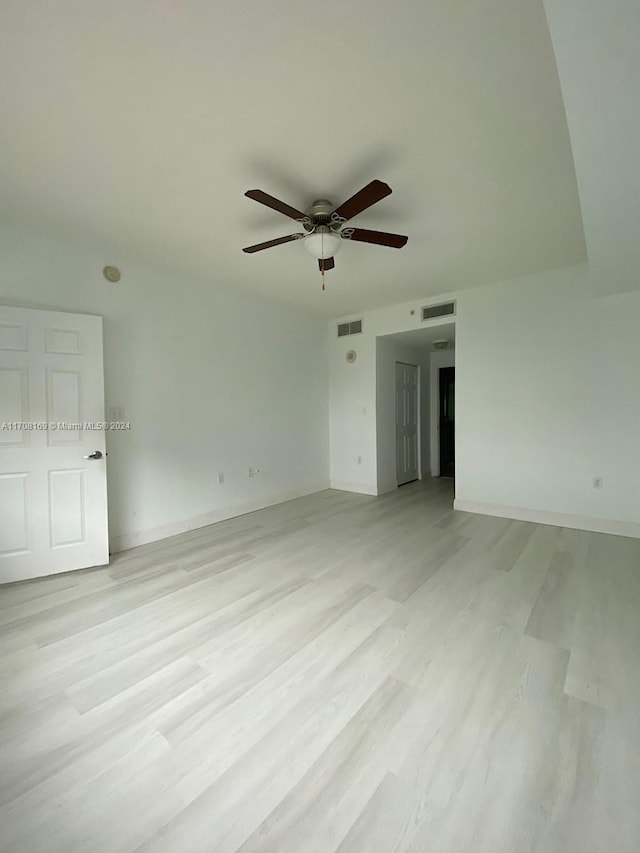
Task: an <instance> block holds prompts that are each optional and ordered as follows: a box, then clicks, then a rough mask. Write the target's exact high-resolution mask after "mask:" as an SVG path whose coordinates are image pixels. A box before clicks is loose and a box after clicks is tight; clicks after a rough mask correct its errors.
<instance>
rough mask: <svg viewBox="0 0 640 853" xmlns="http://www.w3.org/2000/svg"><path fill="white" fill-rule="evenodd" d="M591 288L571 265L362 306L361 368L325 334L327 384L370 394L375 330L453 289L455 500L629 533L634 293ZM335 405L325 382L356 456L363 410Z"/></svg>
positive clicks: (637, 517)
mask: <svg viewBox="0 0 640 853" xmlns="http://www.w3.org/2000/svg"><path fill="white" fill-rule="evenodd" d="M595 284H596V283H594V281H593V280H592V278H591V276H590V274H589V270H588V269H587V267H586V266H583V265H580V266H575V267H571V268H567V269H562V270H555V271H551V272H548V273H544V274H540V275H535V276H527V277H525V278H522V279H519V280H516V281H510V282H504V283H501V284H495V285H491V286H488V287H483V288H478V289H473V290H468V291H461V292H458V293H456V294H449V296H448V297H438V298H437V299H433V298H432V299H430V300H426V299H425V300H420V301H418V302H413V303H407V304H403V305H396V306H392V307H391V308H387V309H381V310H379V311H372V312H368V313H365V314H364V315H363V321H364V330H365V333H364V335H363V336H362V341H361V346H360V347H359V349H361V351H362V353H363V358H362V359H361V360H360V369H359V372H358V374H349V373H348V372H347V371H344V370H343V369H342V365H341V364H340V360H339V359H337V358H334V356H335V354H336V351H337V350H338V349H339V348H340V347H341V346H342V344H341V343H339V342H337V341H336V339H335V338H331V350H332V361H331V385H332V386H335V385H336V384H338V385H339V387H340V394H341V398H342V399H352V398H355V397H359V396H360V395H362V394H364V393H365V389H366V390H367V393H371V389H372V388H373V389H375V372H376V359H375V348H373V351H372V346H371V342H372V340H375V336H376V335H377V334H391V333H393V332H400V331H405V330H407V329H409V328H420V327H422V325H423V324H422V323H421V321H420V319H419V318H420V312H419V308H420V306H421V305H423V304H428V302H440V301H443V299H444V298H451V297H455V298H456V301H457V317H456V353H455V363H456V505H457V506H459V507H460V508H464V509H471V510H475V511H483V512H495V513H496V514H502V515H508V516H510V517H535V518H537V519H539V520H545V521H547V522H549V523H561V524H565V525H567V526H579V527H587V528H591V529H599V530H608V531H611V532H619V533H625V534H627V535H640V486H639V484H640V452H639V450H638V447H637V436H638V435H640V393H638V390H637V387H638V378H637V377H638V374H639V373H640V335H639V334H638V329H640V293H630V294H625V295H619V296H609V297H606V298H603V297H596V296H595V295H594V292H595V289H596V288H595ZM412 311H413V312H414V313H413V314H412V313H411V312H412ZM339 402H340V400H339V399H338V398H336V396H335V394H334V393H333V388H332V393H331V412H330V417H331V422H332V425H333V426H332V428H333V430H334V431H335V433H336V434H338V433H339V432H340V431H342V432H344V433H345V434H350V435H351V438H352V452H353V453H357V452H358V449H359V447H361V446H364V445H361V444H358V441H357V436H361V437H362V436H366V438H367V446H369V445H373V447H374V448H375V433H376V423H375V417H374V415H370V416H365V415H363V414H359V415H358V417H357V418H356V417H354V416H353V413H352V411H351V410H349V409H346V408H343V407H342V408H341V407H340V406H339ZM331 457H332V478H335V479H340V461H341V460H340V458H339V457H338V456H337V455H336V454H334V448H333V446H332V448H331ZM376 462H377V460H376V458H375V456H374V457H373V459H372V461H371V463H370V464H368V465H367V467H366V474H367V476H368V477H369V478H370V479H369V481H368V482H369V483H370V484H371V485H372V487H374V486H376V485H377V479H376V473H377V472H376ZM595 476H602V477H603V488H602V489H594V488H593V478H594V477H595Z"/></svg>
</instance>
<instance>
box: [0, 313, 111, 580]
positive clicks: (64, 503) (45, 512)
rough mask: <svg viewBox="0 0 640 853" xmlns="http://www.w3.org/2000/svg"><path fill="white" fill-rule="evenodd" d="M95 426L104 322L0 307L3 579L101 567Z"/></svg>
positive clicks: (101, 491)
mask: <svg viewBox="0 0 640 853" xmlns="http://www.w3.org/2000/svg"><path fill="white" fill-rule="evenodd" d="M103 421H104V379H103V372H102V318H101V317H91V316H87V315H84V314H62V313H60V312H57V311H36V310H33V309H30V308H12V307H6V306H0V582H1V583H6V582H8V581H16V580H23V579H25V578H34V577H41V576H43V575H49V574H54V573H56V572H67V571H70V570H72V569H82V568H86V567H87V566H100V565H104V564H105V563H108V562H109V547H108V535H107V473H106V460H105V455H106V451H105V432H104V424H103ZM93 425H95V426H97V428H95V429H93V428H91V426H93ZM92 457H93V458H92Z"/></svg>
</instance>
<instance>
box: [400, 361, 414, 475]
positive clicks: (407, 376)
mask: <svg viewBox="0 0 640 853" xmlns="http://www.w3.org/2000/svg"><path fill="white" fill-rule="evenodd" d="M396 474H397V479H398V485H399V486H402V485H403V483H410V482H411V481H412V480H417V479H418V368H417V366H416V365H415V364H401V363H400V362H396Z"/></svg>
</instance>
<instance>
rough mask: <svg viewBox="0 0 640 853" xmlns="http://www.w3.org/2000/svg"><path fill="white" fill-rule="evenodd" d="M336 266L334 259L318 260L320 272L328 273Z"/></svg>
mask: <svg viewBox="0 0 640 853" xmlns="http://www.w3.org/2000/svg"><path fill="white" fill-rule="evenodd" d="M335 265H336V262H335V261H334V260H333V258H319V259H318V267H319V268H320V272H326V271H327V270H332V269H333V268H334V267H335Z"/></svg>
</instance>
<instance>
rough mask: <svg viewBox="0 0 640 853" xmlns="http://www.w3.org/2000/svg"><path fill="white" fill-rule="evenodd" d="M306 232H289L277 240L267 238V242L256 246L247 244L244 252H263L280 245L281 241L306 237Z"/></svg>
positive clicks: (285, 241) (288, 241) (286, 241)
mask: <svg viewBox="0 0 640 853" xmlns="http://www.w3.org/2000/svg"><path fill="white" fill-rule="evenodd" d="M306 236H307V235H306V234H287V236H286V237H278V238H277V239H276V240H267V242H266V243H256V245H255V246H247V248H246V249H243V250H242V251H243V252H247V253H248V254H250V255H251V254H252V253H253V252H261V251H262V250H263V249H270V248H271V247H272V246H279V245H280V244H281V243H290V242H291V241H292V240H299V239H300V238H301V237H306Z"/></svg>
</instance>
